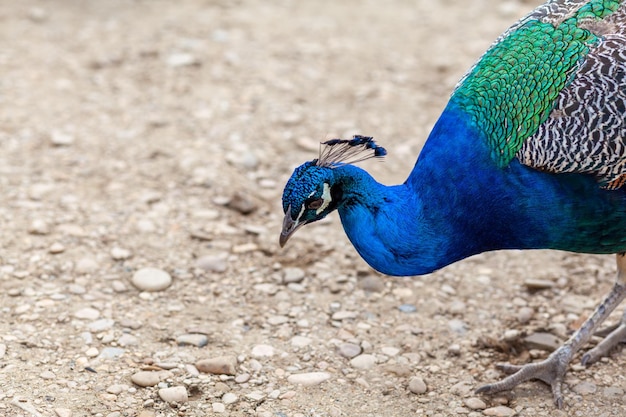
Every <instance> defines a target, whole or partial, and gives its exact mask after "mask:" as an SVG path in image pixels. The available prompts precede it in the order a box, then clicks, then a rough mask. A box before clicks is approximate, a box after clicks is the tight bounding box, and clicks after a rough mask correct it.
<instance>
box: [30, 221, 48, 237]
mask: <svg viewBox="0 0 626 417" xmlns="http://www.w3.org/2000/svg"><path fill="white" fill-rule="evenodd" d="M28 233H30V234H32V235H47V234H50V225H49V224H48V222H46V221H45V220H42V219H35V220H33V221H32V222H31V223H30V226H29V227H28Z"/></svg>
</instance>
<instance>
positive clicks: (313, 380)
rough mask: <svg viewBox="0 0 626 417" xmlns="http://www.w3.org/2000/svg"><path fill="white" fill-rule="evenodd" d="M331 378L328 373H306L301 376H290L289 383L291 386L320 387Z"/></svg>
mask: <svg viewBox="0 0 626 417" xmlns="http://www.w3.org/2000/svg"><path fill="white" fill-rule="evenodd" d="M329 378H330V374H329V373H328V372H305V373H301V374H293V375H289V377H288V378H287V382H289V383H290V384H295V385H302V386H305V387H310V386H313V385H319V384H321V383H322V382H324V381H326V380H327V379H329Z"/></svg>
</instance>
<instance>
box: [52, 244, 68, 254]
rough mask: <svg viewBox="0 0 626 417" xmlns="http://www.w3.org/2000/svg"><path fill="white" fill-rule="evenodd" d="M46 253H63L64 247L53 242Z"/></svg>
mask: <svg viewBox="0 0 626 417" xmlns="http://www.w3.org/2000/svg"><path fill="white" fill-rule="evenodd" d="M48 252H50V253H51V254H53V255H56V254H58V253H62V252H65V246H63V244H62V243H59V242H55V243H53V244H52V245H50V248H48Z"/></svg>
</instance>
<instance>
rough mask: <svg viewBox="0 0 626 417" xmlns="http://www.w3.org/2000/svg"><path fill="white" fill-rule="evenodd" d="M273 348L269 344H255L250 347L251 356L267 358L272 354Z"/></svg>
mask: <svg viewBox="0 0 626 417" xmlns="http://www.w3.org/2000/svg"><path fill="white" fill-rule="evenodd" d="M274 353H275V349H274V347H273V346H270V345H263V344H261V345H256V346H254V347H253V348H252V352H251V354H252V356H253V357H255V358H268V357H270V356H274Z"/></svg>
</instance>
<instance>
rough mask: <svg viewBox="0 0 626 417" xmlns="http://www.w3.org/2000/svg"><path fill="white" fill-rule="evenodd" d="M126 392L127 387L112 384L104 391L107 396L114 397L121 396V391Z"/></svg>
mask: <svg viewBox="0 0 626 417" xmlns="http://www.w3.org/2000/svg"><path fill="white" fill-rule="evenodd" d="M127 390H128V385H125V384H114V385H110V386H109V387H107V389H106V391H107V392H108V393H109V394H114V395H119V394H121V393H122V392H123V391H127Z"/></svg>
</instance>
